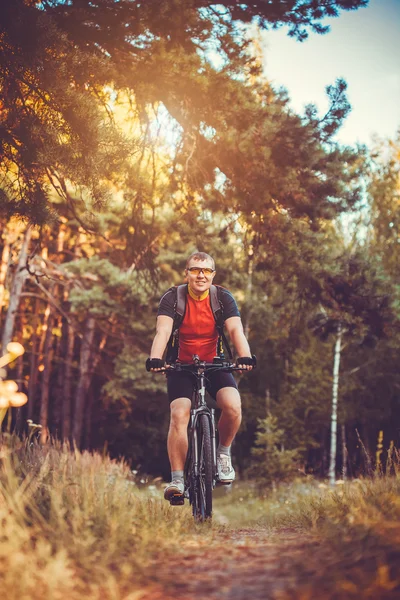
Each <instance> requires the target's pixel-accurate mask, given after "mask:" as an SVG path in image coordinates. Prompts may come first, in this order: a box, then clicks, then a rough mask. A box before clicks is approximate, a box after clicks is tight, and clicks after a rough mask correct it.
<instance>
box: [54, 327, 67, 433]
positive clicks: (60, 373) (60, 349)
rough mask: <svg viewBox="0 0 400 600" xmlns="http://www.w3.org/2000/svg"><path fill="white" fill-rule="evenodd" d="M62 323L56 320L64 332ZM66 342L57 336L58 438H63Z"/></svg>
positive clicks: (55, 391)
mask: <svg viewBox="0 0 400 600" xmlns="http://www.w3.org/2000/svg"><path fill="white" fill-rule="evenodd" d="M62 321H63V319H62V318H61V317H58V318H57V320H56V327H57V329H58V330H59V331H63V329H64V328H62ZM65 342H66V340H65V338H63V336H62V335H58V336H55V350H54V357H55V360H54V368H55V370H56V374H57V377H56V381H55V386H54V400H53V418H52V430H53V431H54V434H55V435H56V437H57V438H61V420H62V406H63V390H64V356H65Z"/></svg>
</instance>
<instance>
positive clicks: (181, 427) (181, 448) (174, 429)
mask: <svg viewBox="0 0 400 600" xmlns="http://www.w3.org/2000/svg"><path fill="white" fill-rule="evenodd" d="M190 405H191V403H190V400H189V398H177V399H176V400H173V402H171V406H170V410H171V417H170V423H169V431H168V440H167V448H168V457H169V462H170V464H171V471H183V468H184V466H185V460H186V454H187V451H188V437H187V426H188V423H189V417H190Z"/></svg>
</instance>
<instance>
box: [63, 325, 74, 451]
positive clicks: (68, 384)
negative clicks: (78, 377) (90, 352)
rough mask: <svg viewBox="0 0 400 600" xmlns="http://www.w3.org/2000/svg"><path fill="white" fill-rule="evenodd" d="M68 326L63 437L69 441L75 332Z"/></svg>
mask: <svg viewBox="0 0 400 600" xmlns="http://www.w3.org/2000/svg"><path fill="white" fill-rule="evenodd" d="M66 327H67V333H66V335H67V344H66V346H67V347H66V352H65V368H64V393H63V409H62V412H63V420H62V438H63V440H64V441H68V440H69V439H70V437H71V398H72V394H71V392H72V361H73V358H74V345H75V332H74V330H73V329H72V327H71V325H70V324H67V325H66Z"/></svg>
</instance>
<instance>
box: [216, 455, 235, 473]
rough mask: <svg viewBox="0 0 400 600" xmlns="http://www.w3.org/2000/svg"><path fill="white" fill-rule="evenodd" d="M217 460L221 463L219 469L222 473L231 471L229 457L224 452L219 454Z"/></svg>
mask: <svg viewBox="0 0 400 600" xmlns="http://www.w3.org/2000/svg"><path fill="white" fill-rule="evenodd" d="M218 462H219V463H220V465H221V471H222V472H223V473H230V472H231V471H232V463H231V457H230V456H227V455H226V454H220V455H219V456H218Z"/></svg>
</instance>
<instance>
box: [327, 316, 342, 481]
mask: <svg viewBox="0 0 400 600" xmlns="http://www.w3.org/2000/svg"><path fill="white" fill-rule="evenodd" d="M341 344H342V328H341V326H340V325H339V326H338V331H337V337H336V343H335V356H334V360H333V386H332V417H331V451H330V462H329V483H330V484H331V485H335V475H336V445H337V404H338V390H339V366H340V352H341Z"/></svg>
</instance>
